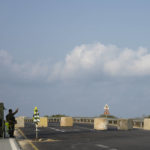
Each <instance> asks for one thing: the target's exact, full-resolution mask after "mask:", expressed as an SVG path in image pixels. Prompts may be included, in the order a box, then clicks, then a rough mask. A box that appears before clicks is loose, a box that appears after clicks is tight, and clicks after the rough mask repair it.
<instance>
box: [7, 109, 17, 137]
mask: <svg viewBox="0 0 150 150" xmlns="http://www.w3.org/2000/svg"><path fill="white" fill-rule="evenodd" d="M17 112H18V108H17V109H16V111H15V112H13V111H12V109H9V113H8V115H7V116H6V120H7V122H8V124H9V135H10V137H14V128H15V124H16V123H17V122H16V120H15V117H14V115H15V114H16V113H17Z"/></svg>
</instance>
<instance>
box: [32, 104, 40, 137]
mask: <svg viewBox="0 0 150 150" xmlns="http://www.w3.org/2000/svg"><path fill="white" fill-rule="evenodd" d="M33 122H34V124H35V132H36V140H37V139H38V123H39V122H40V116H39V112H38V109H37V107H35V108H34V114H33Z"/></svg>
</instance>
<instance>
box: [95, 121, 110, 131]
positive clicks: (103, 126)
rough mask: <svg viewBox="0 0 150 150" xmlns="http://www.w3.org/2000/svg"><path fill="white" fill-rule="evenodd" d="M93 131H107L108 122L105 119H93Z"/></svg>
mask: <svg viewBox="0 0 150 150" xmlns="http://www.w3.org/2000/svg"><path fill="white" fill-rule="evenodd" d="M94 129H96V130H107V129H108V120H107V119H105V118H94Z"/></svg>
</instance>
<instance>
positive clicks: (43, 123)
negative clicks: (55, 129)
mask: <svg viewBox="0 0 150 150" xmlns="http://www.w3.org/2000/svg"><path fill="white" fill-rule="evenodd" d="M38 127H48V118H47V117H40V122H39V123H38Z"/></svg>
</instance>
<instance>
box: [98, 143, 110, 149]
mask: <svg viewBox="0 0 150 150" xmlns="http://www.w3.org/2000/svg"><path fill="white" fill-rule="evenodd" d="M96 146H98V147H100V148H106V149H108V148H109V146H106V145H101V144H97V145H96Z"/></svg>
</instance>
